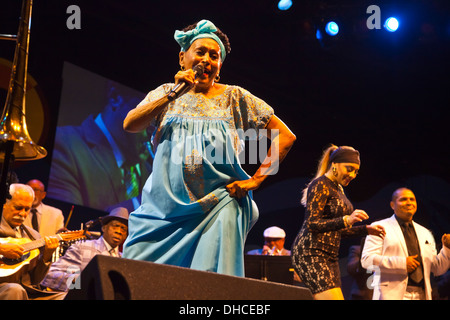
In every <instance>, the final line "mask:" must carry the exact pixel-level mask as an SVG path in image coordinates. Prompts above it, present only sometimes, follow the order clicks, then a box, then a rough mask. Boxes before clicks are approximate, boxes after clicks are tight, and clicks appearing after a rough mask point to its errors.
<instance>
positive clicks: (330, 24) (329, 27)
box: [325, 21, 339, 36]
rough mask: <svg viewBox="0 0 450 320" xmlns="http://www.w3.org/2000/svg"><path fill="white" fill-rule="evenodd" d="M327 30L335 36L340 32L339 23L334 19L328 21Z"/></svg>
mask: <svg viewBox="0 0 450 320" xmlns="http://www.w3.org/2000/svg"><path fill="white" fill-rule="evenodd" d="M325 31H326V33H328V34H329V35H330V36H335V35H337V34H338V33H339V26H338V25H337V23H336V22H334V21H330V22H328V23H327V25H326V26H325Z"/></svg>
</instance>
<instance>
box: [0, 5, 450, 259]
mask: <svg viewBox="0 0 450 320" xmlns="http://www.w3.org/2000/svg"><path fill="white" fill-rule="evenodd" d="M293 2H294V4H293V6H292V8H291V9H290V10H288V11H280V10H278V8H277V1H276V0H220V1H219V0H209V1H198V0H193V1H171V0H165V1H144V0H141V1H136V0H128V1H119V0H86V1H81V0H72V1H65V0H36V1H35V3H34V8H33V18H32V27H31V44H30V57H29V63H28V71H29V73H30V74H31V75H32V76H33V77H34V78H35V79H36V80H37V82H38V84H39V90H40V92H42V95H43V96H44V97H45V101H46V110H45V113H46V121H47V122H48V125H47V126H46V130H44V132H43V134H42V136H41V137H39V138H38V141H35V142H37V143H38V144H40V145H42V146H44V147H45V148H46V149H47V150H48V151H49V155H48V156H47V157H46V158H44V159H42V160H37V161H30V162H28V163H16V169H15V170H16V172H17V173H18V175H19V178H20V180H21V181H22V182H26V181H27V180H28V179H31V178H39V179H41V180H43V181H44V182H46V181H47V179H48V174H49V170H50V166H51V151H52V145H53V139H54V132H55V127H56V125H57V119H58V118H57V117H58V107H59V99H60V95H61V87H62V82H61V72H62V66H63V62H64V61H68V62H70V63H72V64H75V65H77V66H79V67H81V68H84V69H86V70H89V71H91V72H94V73H96V74H99V75H101V76H103V77H106V78H109V79H112V80H114V81H117V82H120V83H122V84H124V85H126V86H129V87H131V88H134V89H136V90H138V91H140V92H144V93H146V92H148V91H150V90H151V89H153V88H155V87H157V86H158V85H160V84H161V83H165V82H172V81H173V76H174V74H175V73H176V72H177V70H178V68H179V65H178V51H179V47H178V44H177V43H176V42H175V41H174V40H173V33H174V31H175V30H176V29H181V28H183V27H185V26H187V25H189V24H191V23H194V22H197V21H199V20H201V19H209V20H211V21H213V22H214V23H215V24H216V26H218V27H219V28H220V29H221V30H222V31H224V32H225V33H226V34H227V35H228V36H229V38H230V42H231V48H232V51H231V54H229V55H228V56H227V58H226V61H225V63H224V65H223V68H222V72H221V82H222V83H227V84H236V85H239V86H242V87H244V88H246V89H247V90H249V91H250V92H252V93H253V94H255V95H256V96H259V97H260V98H262V99H264V100H265V101H266V102H268V103H269V104H270V105H271V106H273V107H274V109H275V113H276V114H277V115H278V117H280V118H281V119H282V120H283V121H284V122H285V123H286V124H287V125H288V126H289V127H290V128H291V130H292V131H293V132H294V133H295V134H296V136H297V142H296V143H295V145H294V147H293V149H292V150H291V152H290V153H289V155H288V157H287V158H286V160H285V161H284V162H283V163H282V165H281V168H280V171H279V172H278V174H277V175H276V176H272V177H270V178H269V179H267V180H266V182H265V184H264V185H263V186H262V187H261V189H259V190H257V191H255V192H254V197H255V200H256V202H257V203H258V206H259V208H260V220H259V221H258V223H257V224H256V225H255V227H254V228H253V229H252V231H251V233H250V234H249V238H248V242H247V243H248V245H249V246H254V245H261V244H262V241H263V238H262V232H263V230H264V229H265V228H267V227H269V226H271V225H278V226H280V227H282V228H284V229H285V230H286V232H287V234H288V236H287V243H286V246H287V247H290V245H291V243H292V241H293V238H294V237H295V235H296V233H297V231H298V230H299V228H300V226H301V223H302V221H303V214H304V209H303V207H301V206H300V205H299V200H300V197H301V190H302V189H303V187H304V185H305V184H306V183H307V182H308V180H309V179H311V178H312V176H313V175H314V173H315V169H316V165H317V160H318V159H319V157H320V155H321V153H322V150H323V149H324V148H325V147H327V146H328V144H330V143H334V144H337V145H351V146H353V147H355V148H356V149H358V150H359V151H360V153H361V160H362V165H361V170H360V174H359V176H358V178H357V179H356V180H354V181H353V182H352V183H351V184H350V186H348V187H347V188H346V193H347V195H348V197H349V198H350V199H351V200H352V202H353V203H354V205H355V207H357V208H361V209H364V210H366V211H367V212H368V214H369V216H370V217H371V218H370V221H369V222H372V221H374V220H377V219H382V218H386V217H388V216H390V215H391V214H392V211H391V209H390V207H389V201H390V196H391V194H392V192H393V190H394V189H395V188H396V187H399V186H409V187H411V188H412V189H413V191H414V192H415V193H416V196H417V198H418V204H419V210H418V213H417V216H416V220H417V221H419V222H421V223H422V224H424V225H425V226H426V227H428V228H430V229H431V230H432V231H433V233H434V235H435V237H436V241H437V243H438V247H439V246H440V245H441V244H440V237H441V235H442V233H444V232H450V226H449V224H450V219H449V210H450V205H449V204H448V199H450V185H449V183H450V170H449V160H450V159H449V143H448V141H449V133H448V132H449V122H448V114H449V113H448V111H447V108H448V106H449V102H450V98H449V92H450V90H449V85H450V80H449V77H448V72H449V70H450V68H449V66H450V65H449V64H450V63H449V57H450V3H449V2H448V1H443V0H442V1H429V0H428V1H414V0H410V1H375V2H374V1H318V0H314V1H313V0H311V1H295V0H293ZM355 2H357V4H355ZM73 4H74V5H78V6H79V7H80V9H81V29H80V30H69V29H68V28H67V27H66V20H67V18H68V17H69V16H70V14H67V13H66V9H67V7H68V6H69V5H73ZM371 4H376V5H378V6H379V7H380V9H381V20H382V22H381V23H382V24H383V23H384V20H385V19H386V18H387V17H388V16H389V15H390V14H394V13H395V14H396V15H397V17H399V20H400V23H401V25H400V29H399V30H398V31H397V32H395V33H388V32H387V31H385V30H384V29H381V30H368V29H367V27H366V20H367V19H368V18H369V16H370V15H369V14H367V13H366V9H367V7H368V6H369V5H371ZM20 5H21V1H16V0H6V1H3V3H2V6H1V12H0V33H13V34H15V33H16V32H17V24H18V17H19V15H20ZM329 18H333V19H334V20H335V21H337V22H338V23H339V24H340V33H339V35H338V36H337V37H335V38H332V39H331V38H326V39H323V42H319V41H318V40H317V39H316V37H315V35H316V28H318V27H322V26H323V23H324V22H326V21H327V20H328V19H329ZM13 54H14V46H13V44H12V43H11V42H7V41H0V56H1V57H3V58H6V59H9V60H12V57H13ZM5 97H6V91H3V92H2V97H1V98H2V101H4V99H5ZM74 112H76V110H74ZM245 169H247V171H248V172H249V174H253V171H254V170H255V168H253V167H251V166H246V167H245ZM47 203H49V204H50V203H52V204H56V205H58V206H59V207H61V208H62V209H63V211H64V213H65V214H66V216H67V214H68V212H69V210H70V207H71V204H66V203H58V202H55V201H52V199H47ZM77 211H78V212H77V214H75V212H74V216H73V217H72V221H71V225H73V226H74V228H77V227H78V225H79V223H80V222H83V219H85V220H84V221H86V219H90V218H91V216H94V217H95V215H98V214H102V213H101V212H96V211H95V210H94V211H90V210H89V208H80V209H78V210H77ZM77 224H78V225H77ZM351 243H359V239H356V240H353V241H352V242H345V241H344V242H343V246H342V250H341V251H342V252H341V254H342V256H343V257H344V256H345V255H346V254H347V248H348V245H349V244H351Z"/></svg>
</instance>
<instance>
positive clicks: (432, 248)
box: [361, 188, 450, 300]
mask: <svg viewBox="0 0 450 320" xmlns="http://www.w3.org/2000/svg"><path fill="white" fill-rule="evenodd" d="M391 208H392V209H393V210H394V215H393V216H392V217H390V218H387V219H384V220H381V221H377V222H374V224H377V225H381V226H383V227H384V229H385V231H386V236H385V237H384V238H381V237H375V236H370V235H369V236H367V238H366V241H365V244H364V248H363V252H362V256H361V264H362V266H363V268H365V269H367V270H370V271H375V277H374V278H375V281H374V294H373V299H374V300H403V299H405V300H425V299H426V300H431V285H430V273H431V272H432V273H433V274H434V275H435V276H438V275H441V274H443V273H445V272H446V271H447V270H448V269H449V267H450V235H448V234H445V235H444V236H443V237H442V243H443V247H442V249H441V250H440V252H439V254H438V253H437V251H436V244H435V240H434V237H433V235H432V234H431V232H430V231H429V230H428V229H426V228H424V227H423V226H421V225H419V224H417V223H415V222H413V221H412V219H413V217H414V214H415V213H416V211H417V202H416V197H415V195H414V193H413V192H412V191H411V190H409V189H407V188H400V189H397V190H396V191H395V192H394V193H393V195H392V201H391ZM409 234H411V237H410V236H409ZM410 239H411V240H410Z"/></svg>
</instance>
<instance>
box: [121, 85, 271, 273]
mask: <svg viewBox="0 0 450 320" xmlns="http://www.w3.org/2000/svg"><path fill="white" fill-rule="evenodd" d="M172 87H173V84H164V85H162V86H160V87H158V88H157V89H155V90H153V91H151V92H150V93H149V94H148V95H147V97H146V98H145V99H144V100H143V101H142V102H141V103H147V102H148V101H153V100H156V99H159V98H160V97H162V96H163V95H165V94H167V93H168V92H169V91H170V90H171V88H172ZM272 115H273V109H272V108H271V107H270V106H269V105H268V104H266V103H265V102H264V101H262V100H261V99H259V98H257V97H255V96H253V95H252V94H250V93H249V92H248V91H246V90H244V89H242V88H240V87H237V86H227V87H226V88H225V90H224V92H223V93H222V94H220V95H217V96H215V97H212V98H207V97H205V96H204V95H203V94H200V93H197V94H195V93H187V94H185V95H183V96H182V97H180V98H179V99H177V100H175V101H173V102H171V103H170V104H169V105H168V107H167V108H166V109H165V111H164V112H162V113H161V114H160V115H159V116H158V118H157V119H156V123H155V126H156V128H157V129H156V130H155V133H154V136H153V141H152V142H153V145H154V146H155V147H156V153H155V159H154V162H153V172H152V173H151V175H150V177H149V178H148V180H147V182H146V184H145V186H144V188H143V192H142V202H141V203H142V204H141V206H140V207H139V208H138V209H136V210H135V211H134V212H132V213H131V214H130V218H129V235H128V238H127V240H126V242H125V244H124V254H123V257H124V258H128V259H137V260H144V261H152V262H156V263H163V264H170V265H176V266H181V267H188V268H192V269H197V270H203V271H213V272H218V273H222V274H228V275H236V276H244V259H243V251H244V243H245V239H246V236H247V234H248V232H249V231H250V228H251V227H252V226H253V224H254V223H255V222H256V220H257V218H258V209H257V207H256V205H255V203H254V202H253V200H252V199H251V193H250V194H249V195H248V196H246V197H244V198H242V199H240V200H236V199H235V198H232V197H230V195H229V194H228V192H227V190H226V189H225V186H226V185H227V184H229V183H231V182H233V181H235V180H246V179H249V178H250V176H249V175H248V174H247V173H246V172H245V171H244V170H243V169H242V167H241V164H240V161H239V153H240V152H241V151H242V149H243V147H242V140H243V139H244V138H248V137H253V138H255V137H258V134H259V132H258V131H259V130H260V129H263V128H265V126H266V125H267V123H268V122H269V120H270V118H271V116H272ZM262 160H264V159H261V161H262Z"/></svg>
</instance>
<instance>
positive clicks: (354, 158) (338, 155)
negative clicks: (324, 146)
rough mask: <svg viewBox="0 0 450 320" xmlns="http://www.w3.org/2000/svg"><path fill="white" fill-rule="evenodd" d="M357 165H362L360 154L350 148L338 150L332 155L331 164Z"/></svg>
mask: <svg viewBox="0 0 450 320" xmlns="http://www.w3.org/2000/svg"><path fill="white" fill-rule="evenodd" d="M331 162H334V163H356V164H361V160H360V159H359V152H358V151H357V150H353V149H348V148H341V147H339V148H337V149H336V150H334V151H333V152H332V153H331V155H330V163H331Z"/></svg>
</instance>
